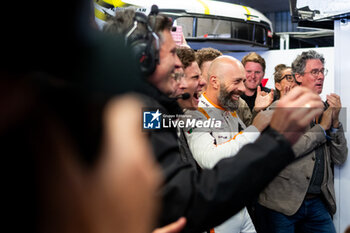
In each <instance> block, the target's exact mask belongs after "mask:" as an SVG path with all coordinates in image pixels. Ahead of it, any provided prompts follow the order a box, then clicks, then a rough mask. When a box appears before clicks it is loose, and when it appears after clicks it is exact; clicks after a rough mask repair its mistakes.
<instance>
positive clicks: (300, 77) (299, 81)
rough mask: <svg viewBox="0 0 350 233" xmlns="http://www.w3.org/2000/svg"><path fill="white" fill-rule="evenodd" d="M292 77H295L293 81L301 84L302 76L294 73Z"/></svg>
mask: <svg viewBox="0 0 350 233" xmlns="http://www.w3.org/2000/svg"><path fill="white" fill-rule="evenodd" d="M294 77H295V80H297V82H298V83H302V82H303V76H302V75H300V74H298V73H296V74H295V75H294Z"/></svg>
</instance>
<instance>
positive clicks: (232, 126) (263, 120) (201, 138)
mask: <svg viewBox="0 0 350 233" xmlns="http://www.w3.org/2000/svg"><path fill="white" fill-rule="evenodd" d="M208 74H209V75H208V77H209V80H208V86H207V90H206V92H204V93H203V94H202V95H201V96H200V97H199V105H198V106H199V107H198V110H187V111H186V112H185V114H186V115H190V116H191V117H192V119H195V120H196V121H207V120H209V119H212V120H215V122H217V121H220V122H221V126H220V127H217V125H216V126H213V125H211V126H210V127H201V128H200V127H192V128H186V129H185V135H186V138H187V141H188V144H189V147H190V150H191V152H192V154H193V157H194V158H195V160H196V161H197V163H198V165H199V166H200V167H202V168H209V169H211V168H213V167H214V166H215V165H216V163H217V162H218V161H220V160H221V159H223V158H227V157H232V156H234V155H236V153H237V152H238V151H239V150H240V149H241V148H242V147H243V146H244V145H246V144H248V143H252V142H254V141H255V140H256V139H257V138H258V137H259V135H260V132H261V131H262V130H264V129H265V128H266V127H267V125H268V124H269V122H270V117H271V115H270V113H259V114H258V115H257V116H256V117H255V119H254V121H253V123H252V125H251V126H249V127H248V128H246V126H245V125H244V123H243V121H242V120H241V119H240V118H239V116H238V114H237V113H236V110H237V109H238V105H239V99H240V95H241V94H243V93H244V91H245V85H244V82H245V80H246V77H245V70H244V67H243V65H242V64H241V62H240V61H238V60H237V59H235V58H233V57H230V56H220V57H218V58H216V59H215V60H214V61H213V62H212V64H211V66H210V68H209V72H208ZM214 230H215V232H237V233H240V232H255V228H254V226H253V224H252V221H251V219H250V217H249V214H248V212H247V210H246V208H244V209H242V211H241V212H239V213H238V214H236V215H235V216H233V217H231V218H230V219H229V220H227V221H226V222H224V223H223V224H221V225H220V226H218V227H216V228H215V229H214Z"/></svg>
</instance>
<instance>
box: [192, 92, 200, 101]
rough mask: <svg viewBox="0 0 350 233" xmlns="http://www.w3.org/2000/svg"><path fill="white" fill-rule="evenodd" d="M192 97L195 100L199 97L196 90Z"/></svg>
mask: <svg viewBox="0 0 350 233" xmlns="http://www.w3.org/2000/svg"><path fill="white" fill-rule="evenodd" d="M193 98H194V99H195V100H198V99H199V94H198V92H195V93H193Z"/></svg>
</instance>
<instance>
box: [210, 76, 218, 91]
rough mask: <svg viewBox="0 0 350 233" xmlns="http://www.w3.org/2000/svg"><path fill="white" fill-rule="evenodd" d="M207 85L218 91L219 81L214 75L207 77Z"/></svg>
mask: <svg viewBox="0 0 350 233" xmlns="http://www.w3.org/2000/svg"><path fill="white" fill-rule="evenodd" d="M209 83H210V85H211V86H212V87H213V88H214V89H219V87H220V80H219V79H218V77H216V76H215V75H211V76H210V77H209Z"/></svg>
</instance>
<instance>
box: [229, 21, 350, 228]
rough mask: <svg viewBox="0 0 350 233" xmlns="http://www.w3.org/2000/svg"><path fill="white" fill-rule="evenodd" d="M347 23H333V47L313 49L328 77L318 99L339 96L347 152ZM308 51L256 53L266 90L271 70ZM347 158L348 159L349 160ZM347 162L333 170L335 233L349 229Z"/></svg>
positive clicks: (239, 56) (349, 31)
mask: <svg viewBox="0 0 350 233" xmlns="http://www.w3.org/2000/svg"><path fill="white" fill-rule="evenodd" d="M349 41H350V21H348V23H347V25H340V22H339V21H337V22H335V47H328V48H313V49H314V50H316V51H317V52H319V53H321V54H323V55H324V57H325V60H326V63H325V67H326V68H327V69H328V75H327V76H326V78H325V81H324V87H323V91H322V93H321V98H322V99H323V100H325V97H326V95H327V94H329V93H337V94H338V95H340V96H341V100H342V105H343V109H342V111H341V121H342V122H343V125H344V126H345V127H346V128H345V131H346V132H345V136H346V138H347V141H348V148H350V131H349V123H347V121H349V117H347V116H349V113H347V109H350V55H349V54H350V46H349ZM306 50H308V49H291V50H270V51H258V52H257V53H259V54H260V55H261V56H262V57H263V58H264V59H265V61H266V72H265V73H266V74H265V77H264V78H268V82H267V84H266V86H267V87H269V88H273V87H274V80H273V73H274V67H275V66H276V65H278V64H280V63H283V64H286V65H291V63H292V61H293V60H294V59H295V58H296V56H297V55H298V54H301V53H302V52H303V51H306ZM246 54H247V52H245V53H227V54H226V55H231V56H233V57H235V58H237V59H239V60H241V59H242V58H243V56H245V55H246ZM348 157H349V156H348ZM349 160H350V158H348V161H347V162H346V163H345V164H344V165H343V166H341V167H338V166H336V167H335V171H334V173H335V180H334V182H335V192H336V198H337V207H338V210H337V213H336V214H335V216H334V224H335V228H336V230H337V233H343V232H344V231H345V229H346V227H347V226H348V225H350V162H349Z"/></svg>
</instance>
